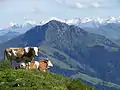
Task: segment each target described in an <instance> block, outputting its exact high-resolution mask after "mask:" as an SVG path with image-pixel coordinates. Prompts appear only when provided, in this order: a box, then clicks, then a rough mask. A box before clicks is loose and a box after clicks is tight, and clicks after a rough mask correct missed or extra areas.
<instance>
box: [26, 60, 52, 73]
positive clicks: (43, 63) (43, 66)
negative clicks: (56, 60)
mask: <svg viewBox="0 0 120 90" xmlns="http://www.w3.org/2000/svg"><path fill="white" fill-rule="evenodd" d="M50 67H53V64H52V62H51V61H50V60H48V59H47V60H46V59H45V60H39V61H31V62H28V63H27V67H26V68H27V69H38V70H39V71H42V72H46V70H47V69H48V68H50Z"/></svg>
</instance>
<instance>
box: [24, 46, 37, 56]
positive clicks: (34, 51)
mask: <svg viewBox="0 0 120 90" xmlns="http://www.w3.org/2000/svg"><path fill="white" fill-rule="evenodd" d="M24 49H25V53H30V54H32V55H35V56H38V54H39V48H38V47H25V48H24Z"/></svg>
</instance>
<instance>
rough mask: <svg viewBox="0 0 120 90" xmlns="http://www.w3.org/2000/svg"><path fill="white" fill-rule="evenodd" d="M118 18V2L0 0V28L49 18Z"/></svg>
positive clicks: (112, 0) (119, 3)
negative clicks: (13, 23)
mask: <svg viewBox="0 0 120 90" xmlns="http://www.w3.org/2000/svg"><path fill="white" fill-rule="evenodd" d="M109 16H120V0H0V28H4V27H7V26H8V25H9V24H10V23H11V22H16V23H20V24H21V23H24V22H25V21H28V20H32V21H35V22H37V23H39V22H40V21H42V20H48V19H50V18H51V17H57V18H61V19H72V18H74V17H102V18H104V17H109Z"/></svg>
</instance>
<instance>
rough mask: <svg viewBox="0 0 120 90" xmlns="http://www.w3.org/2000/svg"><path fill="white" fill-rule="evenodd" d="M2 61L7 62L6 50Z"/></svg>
mask: <svg viewBox="0 0 120 90" xmlns="http://www.w3.org/2000/svg"><path fill="white" fill-rule="evenodd" d="M4 60H7V56H6V49H5V51H4Z"/></svg>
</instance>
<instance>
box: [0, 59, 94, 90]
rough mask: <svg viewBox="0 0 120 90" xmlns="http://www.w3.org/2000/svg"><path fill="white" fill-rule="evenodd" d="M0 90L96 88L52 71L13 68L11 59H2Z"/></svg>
mask: <svg viewBox="0 0 120 90" xmlns="http://www.w3.org/2000/svg"><path fill="white" fill-rule="evenodd" d="M0 90H95V89H94V88H91V87H89V86H88V85H87V84H84V83H82V82H80V81H79V80H75V79H69V78H67V77H63V76H62V75H59V74H54V73H51V72H49V71H48V72H40V71H38V70H25V69H17V70H15V69H12V68H11V64H10V61H9V60H2V61H0Z"/></svg>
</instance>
